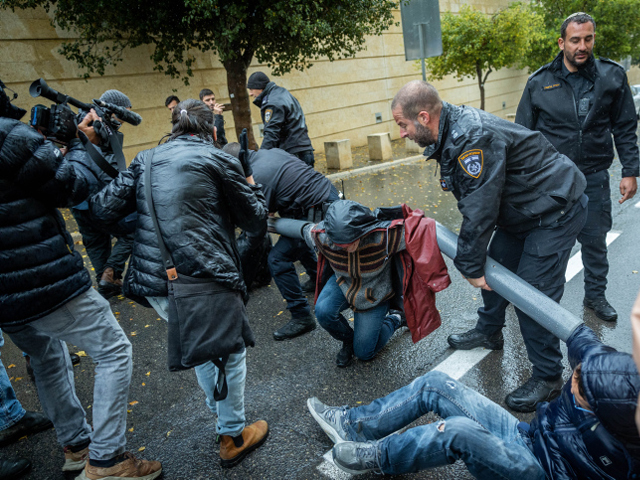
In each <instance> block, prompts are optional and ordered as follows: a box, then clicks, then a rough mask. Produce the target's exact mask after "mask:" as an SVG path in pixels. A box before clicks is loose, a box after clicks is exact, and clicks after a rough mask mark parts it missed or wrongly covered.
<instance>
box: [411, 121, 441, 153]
mask: <svg viewBox="0 0 640 480" xmlns="http://www.w3.org/2000/svg"><path fill="white" fill-rule="evenodd" d="M413 124H414V125H415V127H416V134H415V136H414V138H413V141H414V142H416V143H417V144H418V145H420V146H421V147H422V148H425V147H428V146H429V145H433V144H434V143H436V138H435V137H434V135H433V134H432V133H431V130H429V129H428V128H427V127H425V126H423V125H422V124H421V123H420V122H418V121H417V120H414V121H413Z"/></svg>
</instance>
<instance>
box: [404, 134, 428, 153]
mask: <svg viewBox="0 0 640 480" xmlns="http://www.w3.org/2000/svg"><path fill="white" fill-rule="evenodd" d="M404 149H405V151H406V152H407V153H408V154H414V153H422V151H423V150H424V148H422V147H421V146H420V145H418V144H417V143H416V142H414V141H413V140H411V139H410V138H409V137H405V139H404Z"/></svg>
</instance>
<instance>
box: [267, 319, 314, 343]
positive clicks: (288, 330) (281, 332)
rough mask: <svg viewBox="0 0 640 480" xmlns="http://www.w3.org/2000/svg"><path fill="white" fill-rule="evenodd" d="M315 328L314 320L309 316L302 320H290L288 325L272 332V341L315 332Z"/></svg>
mask: <svg viewBox="0 0 640 480" xmlns="http://www.w3.org/2000/svg"><path fill="white" fill-rule="evenodd" d="M316 326H317V325H316V320H315V318H313V316H311V315H309V316H307V317H302V318H292V319H291V321H290V322H289V323H287V324H286V325H284V326H282V327H280V328H279V329H278V330H276V331H275V332H273V339H274V340H286V339H287V338H295V337H298V336H300V335H303V334H305V333H307V332H310V331H312V330H315V328H316Z"/></svg>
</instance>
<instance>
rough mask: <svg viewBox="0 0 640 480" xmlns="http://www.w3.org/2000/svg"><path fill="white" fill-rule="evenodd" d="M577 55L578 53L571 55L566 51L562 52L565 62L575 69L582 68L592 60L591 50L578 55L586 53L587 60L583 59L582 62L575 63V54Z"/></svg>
mask: <svg viewBox="0 0 640 480" xmlns="http://www.w3.org/2000/svg"><path fill="white" fill-rule="evenodd" d="M577 53H578V52H575V53H573V54H569V53H567V52H566V51H565V52H564V56H565V57H566V59H567V62H569V63H570V64H571V65H573V66H574V67H576V68H582V67H584V66H585V65H586V64H587V63H589V61H591V59H592V58H594V57H593V50H592V51H590V52H579V53H587V58H586V59H584V60H583V61H580V62H578V61H576V54H577Z"/></svg>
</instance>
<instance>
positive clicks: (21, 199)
mask: <svg viewBox="0 0 640 480" xmlns="http://www.w3.org/2000/svg"><path fill="white" fill-rule="evenodd" d="M87 195H88V186H87V184H86V182H84V181H83V180H82V178H81V177H78V176H77V175H76V171H75V170H74V168H73V166H72V165H71V164H70V163H69V162H68V161H67V160H65V159H64V158H63V156H62V154H61V153H60V151H59V150H58V149H57V148H56V147H55V146H54V145H53V144H52V143H51V142H48V141H45V139H44V137H43V136H42V135H40V134H39V133H38V132H36V131H35V130H34V129H32V128H30V127H28V126H27V125H25V124H24V123H22V122H20V121H18V120H11V119H8V118H0V325H1V326H3V327H6V326H16V325H23V324H26V323H29V322H31V321H33V320H37V319H39V318H41V317H43V316H45V315H47V314H49V313H51V312H53V311H55V310H57V309H58V308H60V307H61V306H62V305H64V304H65V303H67V302H68V301H70V300H72V299H73V298H75V297H77V296H78V295H80V294H81V293H83V292H85V291H87V290H88V289H89V288H90V287H91V278H90V277H89V273H88V272H87V270H86V269H85V268H84V264H83V262H82V256H81V255H80V254H79V253H78V252H77V251H75V249H74V246H73V240H72V239H71V236H70V235H69V233H68V232H67V230H66V227H65V224H64V220H63V219H62V216H61V215H60V212H58V210H57V209H56V207H67V206H71V205H73V204H75V203H77V202H78V201H81V200H83V199H84V198H86V196H87Z"/></svg>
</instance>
